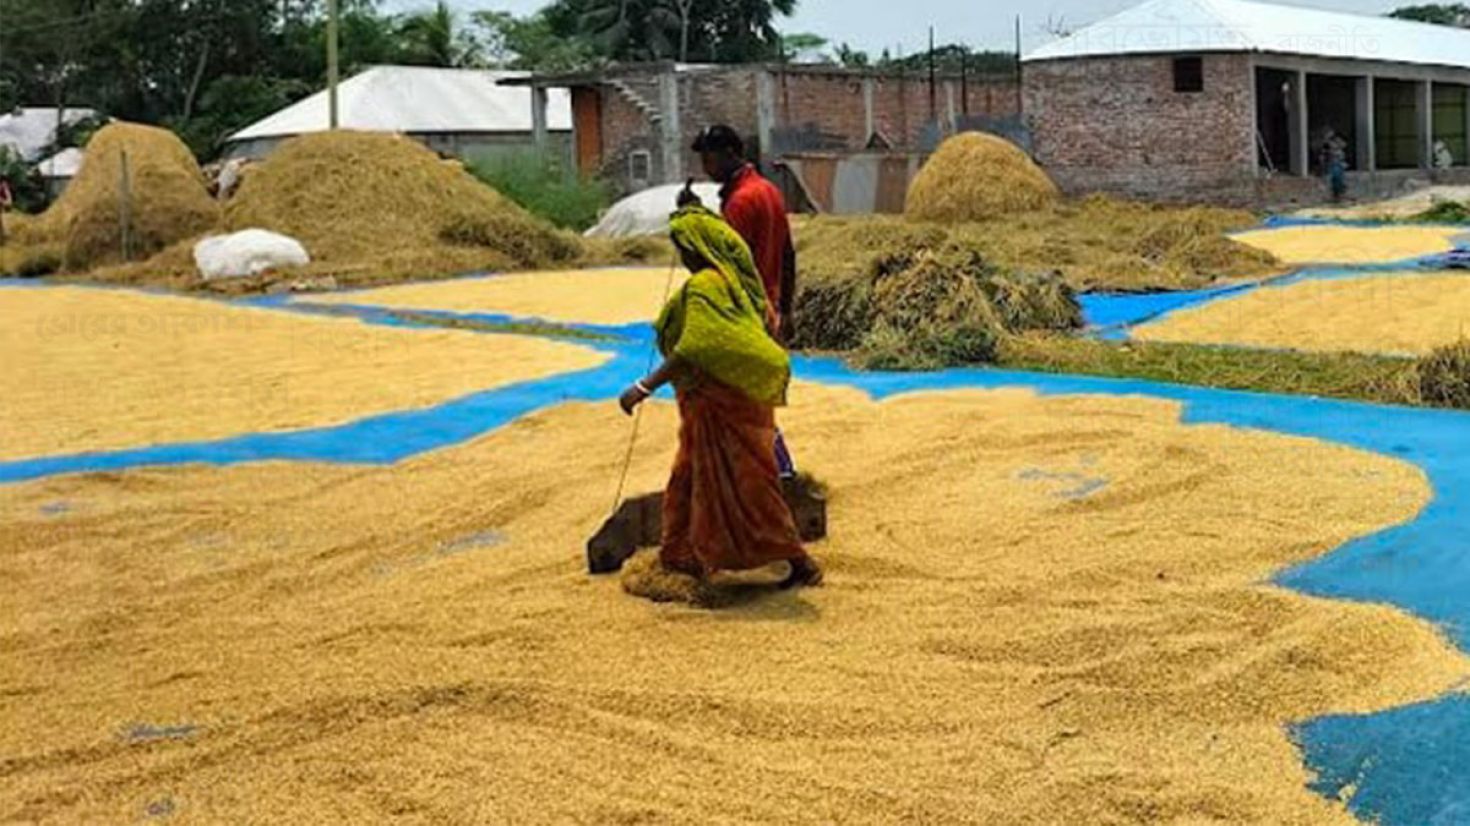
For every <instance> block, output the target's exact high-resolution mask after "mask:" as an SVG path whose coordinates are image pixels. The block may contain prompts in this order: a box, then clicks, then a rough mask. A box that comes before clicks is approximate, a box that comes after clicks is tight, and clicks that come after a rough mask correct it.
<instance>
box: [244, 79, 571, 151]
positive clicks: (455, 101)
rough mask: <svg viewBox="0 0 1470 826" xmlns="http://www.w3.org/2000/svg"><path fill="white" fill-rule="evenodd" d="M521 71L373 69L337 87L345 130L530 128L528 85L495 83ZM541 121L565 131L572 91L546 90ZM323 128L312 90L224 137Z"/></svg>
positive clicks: (321, 97)
mask: <svg viewBox="0 0 1470 826" xmlns="http://www.w3.org/2000/svg"><path fill="white" fill-rule="evenodd" d="M527 74H528V73H527V72H503V71H489V70H481V69H438V68H432V67H420V66H374V67H372V68H370V69H366V70H364V71H363V72H361V73H359V74H356V75H354V76H352V77H351V78H348V79H347V80H345V81H343V82H342V84H341V85H340V86H338V87H337V106H338V119H339V122H340V124H341V126H342V128H344V129H359V130H364V131H370V132H409V133H413V134H434V133H454V132H460V133H463V132H529V131H531V90H530V89H528V88H524V87H514V86H498V85H496V84H497V82H498V81H500V80H505V79H509V78H517V77H525V76H527ZM547 97H548V100H547V109H546V126H547V128H548V129H552V130H570V129H571V128H572V104H571V95H570V92H568V91H567V90H565V89H548V90H547ZM326 128H327V93H326V91H325V90H324V91H321V92H318V93H316V94H314V95H312V96H311V97H309V98H306V99H305V100H302V101H299V102H297V103H294V104H292V105H290V106H288V107H286V108H285V109H282V110H281V111H279V112H277V113H275V114H274V115H271V116H270V117H268V118H266V119H264V120H262V121H259V122H257V123H254V124H252V125H250V126H247V127H245V128H244V129H242V130H240V131H239V132H236V133H235V134H233V135H231V136H230V138H229V140H230V141H232V142H233V141H245V140H253V139H257V138H279V137H287V136H291V135H300V134H303V133H306V132H321V131H325V130H326Z"/></svg>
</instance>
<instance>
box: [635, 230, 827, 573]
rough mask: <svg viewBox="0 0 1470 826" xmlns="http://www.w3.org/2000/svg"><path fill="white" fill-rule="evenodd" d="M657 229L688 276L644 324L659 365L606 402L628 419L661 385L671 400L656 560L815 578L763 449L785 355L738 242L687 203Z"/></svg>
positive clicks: (771, 457)
mask: <svg viewBox="0 0 1470 826" xmlns="http://www.w3.org/2000/svg"><path fill="white" fill-rule="evenodd" d="M669 229H670V236H671V237H672V239H673V241H674V246H675V248H677V249H678V251H679V254H680V255H681V256H682V257H683V261H684V266H685V267H686V268H687V269H688V270H689V272H690V273H692V275H691V276H690V278H689V280H688V281H687V282H685V284H684V286H683V287H682V288H681V289H680V290H679V291H678V292H677V293H676V294H675V295H674V296H673V297H672V298H671V299H670V300H669V302H668V304H667V305H666V306H665V307H664V309H663V312H661V313H660V314H659V317H658V321H657V322H656V323H655V325H654V327H655V330H656V331H657V333H658V349H659V352H661V353H662V354H663V357H664V361H663V363H662V364H661V365H659V367H658V369H656V370H654V371H653V372H652V373H651V374H649V375H648V376H646V377H645V378H643V379H640V380H638V381H636V382H634V383H633V385H632V386H631V387H629V388H628V389H627V390H625V391H623V394H622V396H621V398H619V400H618V403H619V405H620V406H621V407H622V409H623V412H625V413H628V414H630V415H631V414H632V413H633V410H634V409H635V408H636V407H638V405H640V404H642V403H644V402H645V401H647V400H648V399H649V397H650V396H652V395H653V394H654V393H655V392H657V391H658V389H659V388H660V387H661V386H663V385H664V384H667V383H669V382H672V383H673V385H674V390H675V393H676V395H677V397H678V400H679V452H678V454H677V455H676V456H675V458H674V468H673V470H672V472H671V473H670V474H669V483H668V487H667V488H666V489H665V490H664V497H663V537H662V543H661V546H660V550H659V560H660V562H661V563H662V564H663V566H664V567H665V568H667V569H669V570H672V571H680V572H682V573H687V574H689V575H691V576H695V577H699V578H701V579H702V578H705V577H708V576H709V575H710V574H713V573H715V572H717V571H744V570H751V569H755V568H761V567H764V566H766V565H769V564H771V563H773V562H783V561H784V562H788V563H790V565H791V574H790V576H789V577H788V578H787V580H786V582H785V583H783V584H784V586H786V587H791V586H797V585H816V584H818V583H819V582H821V580H822V569H821V568H820V567H819V566H818V565H817V563H816V562H815V561H814V560H813V559H812V558H811V557H810V556H808V555H807V553H806V551H805V550H804V549H803V548H802V546H801V538H800V536H799V535H798V534H797V530H796V523H795V521H794V520H793V518H792V516H791V509H790V508H789V507H787V505H786V499H785V496H784V495H783V494H782V491H781V481H780V476H779V471H778V468H777V463H776V457H775V454H774V453H773V452H772V451H771V443H772V441H773V440H774V438H775V435H776V418H775V408H776V407H777V406H779V405H782V404H785V403H786V388H787V385H789V384H790V382H791V357H790V356H789V355H787V353H786V351H785V349H783V348H782V347H781V345H779V344H777V343H776V341H775V339H774V338H772V337H771V333H770V328H769V326H768V320H769V315H770V314H769V312H768V309H769V308H768V306H767V301H766V294H765V289H764V287H763V286H762V284H761V280H760V275H759V274H758V273H757V272H756V268H755V262H754V261H752V260H751V257H750V247H749V246H748V245H747V244H746V243H745V241H744V240H743V239H741V237H740V236H739V235H738V234H737V233H736V232H735V230H734V229H732V228H731V227H730V225H729V224H728V223H726V222H725V221H724V220H723V219H721V218H720V216H718V215H716V214H714V213H713V212H711V211H709V210H708V209H705V208H704V207H703V206H698V205H694V204H692V203H691V204H688V205H686V206H684V207H681V208H680V209H679V211H678V212H676V213H675V214H674V216H673V217H672V218H671V219H670V220H669Z"/></svg>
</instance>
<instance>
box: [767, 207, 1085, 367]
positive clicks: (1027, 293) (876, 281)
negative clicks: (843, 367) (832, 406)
mask: <svg viewBox="0 0 1470 826" xmlns="http://www.w3.org/2000/svg"><path fill="white" fill-rule="evenodd" d="M847 228H848V225H847V224H846V223H843V222H841V221H831V222H825V221H814V222H812V223H810V224H809V225H808V226H807V227H806V230H805V232H804V233H803V235H802V238H801V247H800V249H801V252H800V253H799V255H800V262H801V266H802V277H801V279H800V281H799V282H798V287H797V294H796V298H795V301H794V303H793V309H794V316H795V330H794V335H793V341H792V343H793V344H794V345H795V346H798V347H806V348H812V349H818V350H856V351H858V353H859V354H860V361H861V362H863V363H864V364H866V365H867V366H869V367H874V368H881V369H926V368H933V367H939V366H944V365H948V364H967V363H976V362H986V361H990V360H992V359H993V357H994V355H995V347H996V344H997V342H998V341H999V340H1000V338H1001V337H1002V336H1005V335H1009V334H1012V333H1018V332H1022V331H1027V330H1067V329H1073V328H1076V327H1080V326H1081V324H1082V318H1081V311H1080V310H1079V308H1078V306H1077V302H1076V299H1075V297H1074V296H1073V294H1072V291H1071V290H1070V289H1069V288H1068V287H1067V286H1066V284H1064V283H1063V282H1062V281H1061V279H1059V278H1057V277H1055V276H1051V275H1026V274H1021V273H1015V272H1007V271H1003V270H1001V269H999V268H997V267H995V266H993V265H992V264H991V263H990V262H989V261H987V260H986V259H985V257H984V256H982V255H981V254H980V253H979V252H978V251H977V250H975V249H974V248H973V247H970V246H967V245H965V244H963V243H959V242H957V241H955V240H954V239H952V238H951V237H950V235H949V233H947V232H946V231H945V230H944V229H942V228H940V227H936V226H925V225H917V224H908V223H904V222H897V221H887V222H879V223H869V224H867V225H866V230H867V231H866V232H864V233H862V234H861V235H856V234H853V233H849V232H848V231H847Z"/></svg>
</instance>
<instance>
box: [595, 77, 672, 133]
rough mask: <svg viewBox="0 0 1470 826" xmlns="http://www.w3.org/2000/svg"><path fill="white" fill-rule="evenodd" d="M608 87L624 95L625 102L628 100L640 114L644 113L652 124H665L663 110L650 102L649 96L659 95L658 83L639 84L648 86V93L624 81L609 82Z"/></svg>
mask: <svg viewBox="0 0 1470 826" xmlns="http://www.w3.org/2000/svg"><path fill="white" fill-rule="evenodd" d="M608 85H609V86H612V87H613V88H614V89H616V90H617V92H618V94H619V95H622V97H623V100H626V101H628V102H629V103H631V104H633V108H635V109H637V110H638V111H639V112H642V113H643V116H644V117H646V118H648V121H649V122H650V123H653V124H659V123H662V122H663V119H664V113H663V110H661V109H659V107H658V104H656V103H653V102H652V101H650V100H649V99H648V96H647V95H649V94H654V95H656V94H658V86H657V84H656V83H640V84H639V86H647V87H648V89H647V91H643V90H640V89H639V88H637V87H635V86H634V85H633V84H632V83H630V82H628V81H626V80H622V79H614V80H611V81H609V83H608Z"/></svg>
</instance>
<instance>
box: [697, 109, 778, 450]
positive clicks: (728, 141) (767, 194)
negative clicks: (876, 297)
mask: <svg viewBox="0 0 1470 826" xmlns="http://www.w3.org/2000/svg"><path fill="white" fill-rule="evenodd" d="M693 149H694V151H695V152H698V153H699V159H700V163H701V164H702V165H703V166H704V172H705V174H706V175H708V176H709V177H710V180H713V181H714V182H715V183H717V184H720V212H721V214H722V215H723V216H724V218H725V221H726V222H728V223H729V224H730V226H731V227H732V228H734V230H735V231H736V232H737V233H739V235H740V237H741V238H744V239H745V243H746V245H748V246H749V247H750V252H751V256H752V257H753V258H754V259H755V266H756V270H757V271H759V273H760V277H761V284H762V286H763V287H764V288H765V291H766V298H767V299H768V304H769V307H770V308H771V314H772V316H773V317H772V318H769V319H768V320H767V323H768V325H769V326H770V328H771V336H772V337H773V338H775V339H776V341H778V342H780V343H781V344H782V345H785V343H786V341H787V340H788V339H789V337H790V336H791V332H792V330H791V305H792V301H793V299H794V298H795V295H796V248H795V247H794V246H792V243H791V224H790V222H789V221H787V219H786V199H785V198H784V197H783V196H782V195H781V190H779V189H777V188H776V185H775V184H773V183H771V182H770V181H769V180H767V179H766V178H765V176H763V175H761V173H760V171H759V170H757V169H756V168H755V164H753V163H751V162H750V161H748V160H746V157H745V142H744V141H743V140H741V139H740V135H739V134H738V133H736V131H735V130H734V129H732V128H730V127H728V126H723V125H715V126H710V127H708V128H707V129H705V130H704V131H702V132H700V133H699V136H698V137H696V138H695V139H694V146H693ZM690 199H694V200H698V197H697V196H695V195H694V193H693V191H692V188H690V187H686V188H685V194H681V195H680V196H679V206H681V207H684V206H687V205H688V204H689V203H691V200H690ZM776 463H777V464H778V465H779V467H780V471H781V478H783V479H790V478H792V477H794V476H796V464H795V462H794V461H793V460H792V458H791V452H790V451H789V450H788V449H787V447H786V439H785V437H783V436H782V435H781V431H780V429H779V428H778V429H777V430H776Z"/></svg>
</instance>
